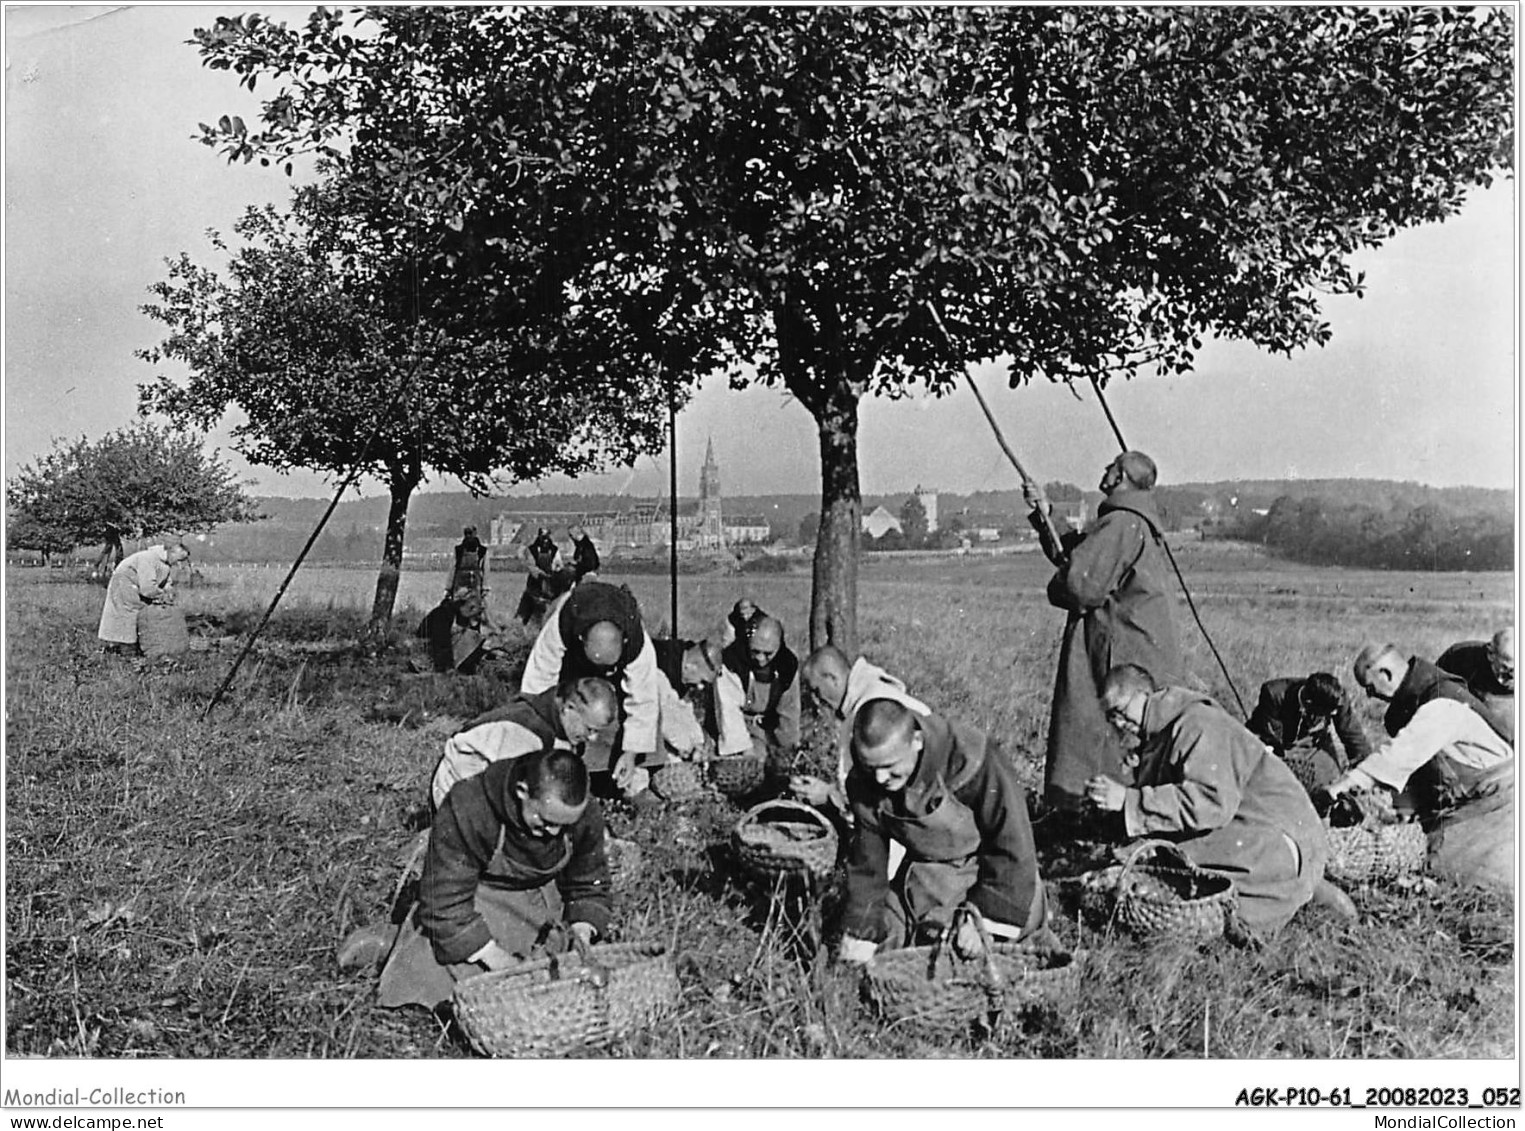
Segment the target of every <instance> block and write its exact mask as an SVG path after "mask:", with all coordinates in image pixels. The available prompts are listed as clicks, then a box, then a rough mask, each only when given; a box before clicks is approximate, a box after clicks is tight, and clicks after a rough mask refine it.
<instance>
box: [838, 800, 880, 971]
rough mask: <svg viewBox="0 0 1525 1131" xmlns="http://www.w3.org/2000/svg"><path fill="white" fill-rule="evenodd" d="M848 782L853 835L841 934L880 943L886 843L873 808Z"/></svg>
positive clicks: (848, 861)
mask: <svg viewBox="0 0 1525 1131" xmlns="http://www.w3.org/2000/svg"><path fill="white" fill-rule="evenodd" d="M855 793H856V790H855V789H854V788H853V785H852V783H851V782H849V784H848V798H849V799H850V800H849V805H850V806H851V808H852V812H853V838H852V844H851V845H850V847H849V848H848V851H847V902H846V905H845V906H844V908H843V911H842V933H843V934H844V935H849V936H851V937H852V938H855V939H867V940H868V941H869V942H883V941H884V937H885V935H886V933H887V932H886V930H885V926H884V912H883V907H884V897H885V895H886V894H888V892H889V887H890V842H889V837H888V836H887V835H886V833H885V831H884V827H883V826H882V825H880V823H879V818H878V813H877V810H876V808H875V807H873V806H870V805H869V804H867V803H866V802H865V801H864V800H863V799H862V798H861V797H858V796H855Z"/></svg>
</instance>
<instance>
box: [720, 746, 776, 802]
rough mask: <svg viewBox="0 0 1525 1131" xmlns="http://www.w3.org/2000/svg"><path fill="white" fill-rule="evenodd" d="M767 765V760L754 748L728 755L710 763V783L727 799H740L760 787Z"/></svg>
mask: <svg viewBox="0 0 1525 1131" xmlns="http://www.w3.org/2000/svg"><path fill="white" fill-rule="evenodd" d="M767 765H768V762H767V758H766V757H764V756H763V755H762V754H761V753H759V752H758V751H757V750H756V749H755V748H754V749H752V750H749V751H747V752H746V753H745V754H730V755H727V756H726V757H723V758H716V759H715V760H714V761H713V762H711V763H710V781H712V782H714V783H715V788H716V789H718V790H719V791H720V792H721V793H723V794H725V795H726V796H727V797H742V796H745V795H746V794H748V793H751V792H752V791H753V790H754V789H756V788H757V787H758V786H760V785H762V783H763V776H764V774H765V772H766V770H767Z"/></svg>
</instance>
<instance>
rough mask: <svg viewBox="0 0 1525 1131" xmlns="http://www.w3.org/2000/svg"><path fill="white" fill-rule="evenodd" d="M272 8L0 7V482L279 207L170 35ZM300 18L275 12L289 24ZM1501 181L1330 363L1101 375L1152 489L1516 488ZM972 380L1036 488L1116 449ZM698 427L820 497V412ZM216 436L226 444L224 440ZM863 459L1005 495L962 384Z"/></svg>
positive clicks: (1237, 350) (301, 491)
mask: <svg viewBox="0 0 1525 1131" xmlns="http://www.w3.org/2000/svg"><path fill="white" fill-rule="evenodd" d="M275 7H276V6H274V5H264V6H261V5H251V6H248V7H239V8H212V7H207V8H203V7H172V8H169V7H159V8H152V7H150V8H106V7H62V6H51V7H47V8H43V7H19V8H18V7H9V8H7V9H6V13H5V31H6V42H5V95H6V104H5V229H4V236H5V328H4V329H5V341H4V362H5V370H4V403H3V407H4V416H5V419H4V438H5V468H6V472H7V474H10V473H11V472H13V471H14V470H15V469H16V468H17V467H18V466H20V465H21V464H25V463H28V462H30V461H31V460H33V459H35V458H36V457H37V456H38V455H40V454H41V453H43V452H45V451H46V450H47V449H48V447H49V446H50V444H51V443H52V441H53V440H54V439H55V438H60V437H67V438H73V437H76V436H79V435H81V434H83V435H87V436H90V437H92V438H95V437H98V436H100V435H102V434H104V433H105V432H108V431H110V430H112V429H114V428H117V427H120V426H122V425H124V424H127V423H129V422H130V420H131V419H132V416H133V413H134V412H135V409H136V385H137V383H139V382H141V381H146V380H148V379H149V377H150V369H149V367H148V366H147V365H146V364H144V363H143V362H140V361H138V360H136V359H135V358H134V357H133V356H132V355H133V351H134V350H135V349H139V348H143V347H145V346H149V345H152V344H153V343H154V342H155V341H157V340H158V337H159V334H158V331H159V330H160V329H161V327H160V326H159V325H158V324H157V323H153V322H151V321H149V320H148V319H147V318H146V317H144V316H143V315H142V314H140V313H139V312H138V307H139V306H140V305H141V304H142V303H143V302H145V301H146V300H147V297H148V296H147V294H146V290H145V288H146V287H147V286H148V285H149V284H150V283H152V282H154V281H155V280H157V279H160V278H162V277H163V266H162V260H163V259H164V258H165V257H167V256H171V255H174V254H176V253H178V252H179V251H181V250H185V251H189V252H191V253H192V255H193V257H198V258H201V259H203V260H204V261H206V260H207V257H208V254H209V249H208V246H207V243H206V240H205V236H204V232H205V230H206V229H207V228H210V227H215V228H218V229H221V230H223V231H227V230H228V229H229V227H230V226H231V224H232V221H233V220H234V218H235V217H236V216H237V215H238V214H239V213H240V212H241V211H242V209H243V207H244V205H246V204H248V203H252V202H262V201H268V200H276V201H283V200H284V199H285V198H286V195H287V191H288V185H287V182H286V181H285V179H284V177H282V176H281V175H280V174H279V173H277V172H273V171H270V170H262V169H260V168H258V167H257V166H255V167H245V166H238V167H230V166H228V165H227V164H226V163H225V162H223V160H222V159H221V158H220V157H218V156H217V155H216V154H215V153H214V152H213V151H211V150H210V149H207V148H205V147H203V146H201V145H199V144H197V143H195V142H194V141H192V140H191V137H192V135H193V134H195V133H196V124H197V123H198V122H201V121H212V120H215V119H216V118H217V117H218V116H219V115H221V114H223V113H243V114H245V116H249V114H250V113H251V111H252V109H253V102H252V96H250V95H249V94H247V93H246V92H244V91H241V90H239V89H238V88H237V85H236V81H235V80H234V79H233V78H231V77H230V76H229V75H228V73H227V72H212V71H206V70H204V69H203V68H202V67H201V66H200V62H199V57H198V56H197V54H196V51H195V50H194V49H193V48H191V47H188V46H185V43H184V41H185V40H186V39H188V38H189V37H190V34H191V31H192V29H194V28H196V27H198V26H207V25H209V24H210V23H211V22H212V20H213V18H214V17H215V16H216V15H218V14H228V15H232V14H237V13H239V12H243V11H264V12H274V9H275ZM305 11H306V9H287V10H286V11H284V12H276V13H274V14H276V15H277V17H278V18H283V19H285V20H287V21H288V22H293V23H294V22H296V21H297V20H300V19H302V18H304V14H305ZM1514 190H1515V185H1514V183H1513V182H1512V181H1505V182H1503V183H1501V184H1499V185H1496V186H1495V187H1494V188H1492V189H1490V190H1488V191H1486V192H1482V193H1478V194H1476V195H1475V196H1474V197H1473V198H1472V199H1471V200H1470V201H1469V203H1468V205H1467V208H1466V210H1465V211H1464V212H1463V213H1462V215H1460V216H1459V217H1457V218H1455V219H1453V220H1452V221H1450V222H1448V223H1446V224H1444V225H1438V226H1431V227H1427V228H1421V229H1416V230H1413V231H1409V232H1405V233H1401V234H1400V235H1399V236H1398V238H1397V239H1395V240H1394V241H1393V242H1392V243H1391V244H1389V245H1388V246H1387V247H1385V248H1382V249H1380V250H1379V251H1377V252H1374V253H1369V254H1366V255H1363V256H1361V257H1360V260H1359V263H1358V266H1360V267H1361V268H1363V269H1365V271H1366V273H1367V283H1368V287H1369V289H1368V293H1367V297H1366V298H1364V299H1361V300H1357V299H1354V298H1340V299H1335V300H1328V301H1327V302H1326V305H1325V314H1326V317H1327V319H1328V321H1329V322H1330V323H1331V324H1332V326H1333V328H1334V340H1333V342H1332V344H1331V345H1330V346H1328V347H1327V348H1325V349H1322V350H1314V351H1311V352H1305V353H1301V354H1298V355H1296V356H1294V357H1293V358H1292V359H1290V360H1289V359H1286V358H1282V357H1272V356H1270V355H1268V354H1263V353H1260V352H1258V351H1256V350H1254V349H1252V348H1249V347H1245V346H1242V345H1238V344H1210V345H1209V346H1208V348H1206V349H1205V350H1203V352H1202V354H1201V356H1200V358H1199V364H1198V370H1197V372H1196V373H1195V374H1192V375H1190V376H1187V377H1171V378H1153V377H1150V378H1143V379H1140V380H1137V381H1134V382H1132V383H1126V384H1124V383H1117V384H1115V385H1114V386H1113V387H1112V389H1111V391H1110V392H1109V399H1110V400H1111V403H1112V407H1113V409H1114V411H1115V412H1116V413H1117V416H1118V417H1119V421H1120V423H1121V425H1122V428H1123V431H1124V433H1125V434H1126V436H1127V438H1128V441H1129V443H1130V444H1131V445H1132V446H1134V447H1138V448H1142V449H1144V450H1145V451H1148V452H1150V453H1151V454H1152V455H1154V456H1155V458H1156V459H1157V460H1158V462H1159V464H1160V466H1161V470H1162V478H1163V479H1164V480H1165V481H1166V482H1185V481H1190V480H1210V479H1232V478H1275V477H1282V476H1296V477H1303V478H1323V477H1339V476H1369V477H1378V478H1387V479H1412V480H1418V481H1421V482H1425V483H1433V484H1439V485H1453V484H1473V485H1478V486H1486V487H1510V486H1512V485H1513V483H1514V481H1515V471H1514V453H1515V436H1516V425H1515V389H1516V387H1517V382H1516V379H1515V375H1516V366H1517V360H1516V349H1515V343H1516V330H1515V320H1514V313H1515V311H1516V310H1517V309H1518V301H1517V298H1516V295H1515V291H1514V258H1515V249H1516V243H1517V234H1516V215H1517V210H1516V204H1515V192H1514ZM977 376H978V377H979V379H980V380H981V381H982V383H983V388H984V390H985V392H986V393H987V395H989V396H990V397H991V399H992V401H993V403H994V406H995V410H996V414H997V416H998V417H999V418H1000V420H1001V423H1002V426H1003V428H1004V429H1005V431H1006V434H1007V438H1008V439H1009V441H1010V442H1011V443H1012V444H1013V446H1014V447H1015V448H1016V449H1017V451H1018V453H1019V454H1020V455H1021V456H1022V458H1023V461H1024V463H1026V464H1027V465H1028V466H1029V468H1030V469H1031V470H1032V471H1033V472H1034V473H1035V474H1036V475H1038V476H1039V477H1040V478H1042V479H1068V480H1071V481H1074V482H1078V483H1082V484H1085V485H1087V486H1089V485H1092V483H1093V481H1094V480H1095V479H1096V478H1097V476H1098V473H1099V470H1100V468H1101V467H1102V466H1103V465H1104V464H1105V463H1106V462H1107V461H1108V459H1110V456H1111V452H1112V450H1113V441H1112V438H1111V434H1110V432H1109V431H1108V429H1107V425H1106V422H1105V419H1104V418H1103V416H1102V414H1101V412H1100V410H1099V408H1098V407H1097V405H1096V404H1095V401H1094V398H1092V396H1091V395H1090V394H1089V392H1088V391H1087V392H1085V393H1083V394H1082V396H1081V397H1080V399H1079V400H1077V399H1076V398H1075V397H1074V396H1072V395H1071V394H1070V393H1069V392H1068V391H1067V390H1065V389H1064V388H1062V387H1053V386H1033V387H1028V388H1024V389H1019V390H1009V389H1007V388H1005V381H1004V374H1003V373H1002V372H1001V371H1000V370H999V369H998V368H995V367H991V368H988V369H985V370H982V371H981V372H980V373H979V374H978V375H977ZM709 438H713V440H714V443H715V450H716V454H717V456H718V458H719V460H720V463H721V466H722V471H723V476H724V483H725V490H726V492H727V493H728V494H740V493H744V492H745V493H764V492H813V491H816V490H819V464H818V460H817V456H816V446H815V443H816V442H815V431H814V426H813V423H812V421H811V419H810V416H809V414H808V413H806V412H805V411H804V410H803V409H802V408H800V407H799V406H798V405H797V404H794V403H793V402H792V401H790V400H789V399H788V398H787V397H786V396H785V395H784V394H783V393H782V392H781V391H775V390H766V389H762V390H754V391H748V392H743V393H736V392H731V391H729V390H727V389H726V388H725V385H724V382H723V381H720V380H718V379H717V380H712V381H710V382H707V383H706V386H705V387H704V389H703V390H702V391H701V392H700V393H699V395H698V396H697V397H696V398H695V400H694V401H693V403H692V404H691V405H690V406H689V407H688V408H687V409H685V410H684V412H683V413H682V414H681V415H680V417H679V476H680V481H681V482H680V490H681V491H682V492H683V493H684V494H692V493H694V492H695V491H696V484H697V478H698V468H699V463H700V462H701V460H702V458H703V451H704V445H705V441H706V440H707V439H709ZM214 440H216V441H217V442H220V443H221V444H222V445H223V446H224V449H225V454H229V453H227V451H226V447H227V438H226V437H225V436H223V437H221V438H220V439H219V438H216V437H214ZM232 462H233V463H234V465H235V466H236V467H239V468H240V470H243V469H244V468H245V467H246V465H244V464H243V463H242V461H239V460H237V459H234V460H233V461H232ZM860 468H861V473H862V484H863V488H864V490H865V491H866V492H869V493H879V492H898V491H902V490H908V489H910V488H911V487H913V486H914V485H916V484H917V483H921V484H923V485H925V486H927V487H936V488H940V489H942V490H945V491H958V492H968V491H975V490H982V489H983V490H993V489H998V488H1007V487H1012V486H1015V483H1016V480H1015V474H1014V473H1013V472H1012V471H1011V470H1010V469H1009V468H1008V467H1007V466H1006V465H1005V464H1004V462H1003V459H1002V456H1001V455H1000V452H999V449H998V448H997V447H996V444H995V441H994V439H993V438H992V437H991V435H990V433H989V430H988V429H987V428H986V426H985V424H984V421H983V419H982V418H981V417H980V414H979V410H978V408H977V406H976V405H975V403H974V401H973V398H972V397H971V396H970V394H969V393H968V391H967V390H966V389H962V388H961V389H960V391H959V392H958V393H957V394H955V395H953V396H952V397H949V398H945V399H943V400H941V401H932V400H926V399H923V400H913V401H901V402H897V403H887V402H865V404H864V406H863V410H862V428H861V433H860ZM248 474H250V475H251V476H252V477H253V478H255V479H256V480H257V486H256V488H255V490H256V491H257V492H259V493H265V494H283V495H311V494H321V493H323V492H324V490H325V488H324V482H323V480H321V479H320V478H319V477H317V476H313V475H305V474H297V475H289V476H284V477H283V476H278V475H275V474H274V473H272V472H269V471H265V470H263V469H249V471H248ZM665 482H666V469H665V464H659V463H658V462H657V461H656V460H653V459H649V458H648V459H644V460H642V461H641V463H640V465H639V466H638V467H637V468H636V469H634V471H633V472H629V471H625V472H618V473H615V474H612V475H608V476H603V477H599V478H596V479H587V480H583V481H582V483H581V484H580V485H579V486H580V488H581V489H586V490H620V489H624V490H630V491H632V492H636V493H647V494H649V493H653V492H655V491H656V490H657V489H658V487H659V485H665ZM432 486H433V487H434V488H436V489H438V488H445V489H458V484H456V483H454V482H453V481H448V480H447V481H445V482H443V483H438V482H437V483H435V484H433V485H432ZM570 488H571V485H570V484H568V483H567V482H566V481H565V480H548V481H546V482H545V483H543V484H540V485H539V489H544V490H548V491H557V490H567V489H570ZM367 493H370V492H369V491H368V492H367Z"/></svg>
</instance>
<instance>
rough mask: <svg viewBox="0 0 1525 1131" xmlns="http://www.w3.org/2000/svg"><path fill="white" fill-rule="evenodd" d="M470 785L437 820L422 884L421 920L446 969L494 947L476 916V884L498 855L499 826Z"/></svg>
mask: <svg viewBox="0 0 1525 1131" xmlns="http://www.w3.org/2000/svg"><path fill="white" fill-rule="evenodd" d="M470 785H471V783H466V784H463V785H462V786H461V787H460V788H458V789H455V790H452V791H451V793H450V796H448V797H447V798H445V804H444V805H443V806H441V807H440V810H439V812H438V813H436V814H435V817H434V825H433V827H432V828H431V829H430V832H429V849H428V851H427V852H426V853H425V854H424V874H423V877H422V878H421V879H420V880H419V883H418V920H419V924H420V925H421V926H422V927H423V929H424V934H426V935H427V936H428V937H429V942H430V943H431V944H432V945H433V947H434V956H435V957H436V958H438V959H439V961H440V962H442V963H452V962H465V961H467V960H468V959H470V957H471V956H472V955H473V954H475V953H476V952H477V951H479V950H481V949H482V948H483V947H484V946H486V945H487V944H488V943H490V942H492V931H491V929H490V928H489V927H488V926H487V922H486V920H484V919H483V918H482V916H481V915H479V914H478V913H477V908H476V895H477V884H478V882H480V880H481V878H482V873H483V871H485V870H486V868H487V864H488V861H490V860H491V859H492V854H493V853H494V852H495V851H496V850H497V843H498V823H497V821H496V819H495V818H493V816H492V813H491V812H490V811H489V810H488V808H487V802H486V799H485V798H483V797H482V796H481V793H480V790H473V789H471V788H470Z"/></svg>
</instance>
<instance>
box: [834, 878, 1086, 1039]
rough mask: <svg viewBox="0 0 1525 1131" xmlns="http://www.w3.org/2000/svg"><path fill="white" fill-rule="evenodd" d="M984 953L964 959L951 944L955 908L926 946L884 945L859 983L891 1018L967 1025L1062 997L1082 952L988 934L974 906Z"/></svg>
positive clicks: (1074, 982)
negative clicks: (896, 947) (1038, 946)
mask: <svg viewBox="0 0 1525 1131" xmlns="http://www.w3.org/2000/svg"><path fill="white" fill-rule="evenodd" d="M960 913H964V914H971V915H973V916H974V917H975V918H974V921H975V922H976V923H977V924H979V927H980V938H981V941H982V942H983V943H984V945H985V954H984V955H983V956H981V957H979V958H973V959H961V958H959V957H958V954H957V952H956V951H955V950H954V948H953V946H952V945H951V942H952V937H953V934H954V931H955V930H956V929H957V924H958V921H959V915H958V914H955V917H954V922H953V925H951V926H950V927H949V928H948V930H947V931H946V932H944V934H943V937H942V939H941V940H939V941H938V942H936V943H934V944H932V945H930V946H912V947H904V948H902V949H899V950H887V951H881V952H880V953H878V954H876V955H875V956H874V960H873V961H872V962H870V963H869V964H868V966H867V967H865V968H864V989H865V992H866V994H867V996H868V999H869V1001H870V1003H871V1004H872V1005H873V1007H874V1009H875V1011H876V1012H877V1013H878V1014H879V1015H880V1016H881V1017H883V1018H885V1019H886V1020H888V1021H891V1022H894V1023H897V1024H905V1025H912V1026H915V1027H918V1028H924V1029H932V1030H938V1031H943V1032H947V1031H958V1030H962V1029H967V1028H968V1026H969V1025H970V1023H972V1022H974V1021H976V1020H979V1019H981V1018H989V1017H991V1016H993V1015H999V1014H1001V1013H1003V1012H1006V1011H1009V1010H1013V1009H1018V1008H1021V1007H1023V1006H1029V1005H1039V1004H1045V1003H1047V1004H1059V1003H1061V1002H1064V1001H1066V1000H1068V999H1070V998H1072V997H1073V996H1074V994H1075V991H1076V989H1077V987H1078V986H1079V985H1080V966H1081V960H1082V958H1083V957H1084V956H1083V955H1082V954H1069V953H1067V952H1065V951H1062V950H1048V949H1036V948H1033V947H1030V946H1027V945H1025V944H1023V943H1014V942H999V943H993V942H991V941H990V937H989V935H987V934H986V933H985V927H984V922H983V920H981V919H980V918H979V912H977V911H974V910H973V909H972V908H970V909H968V910H967V911H965V909H964V908H960Z"/></svg>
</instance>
